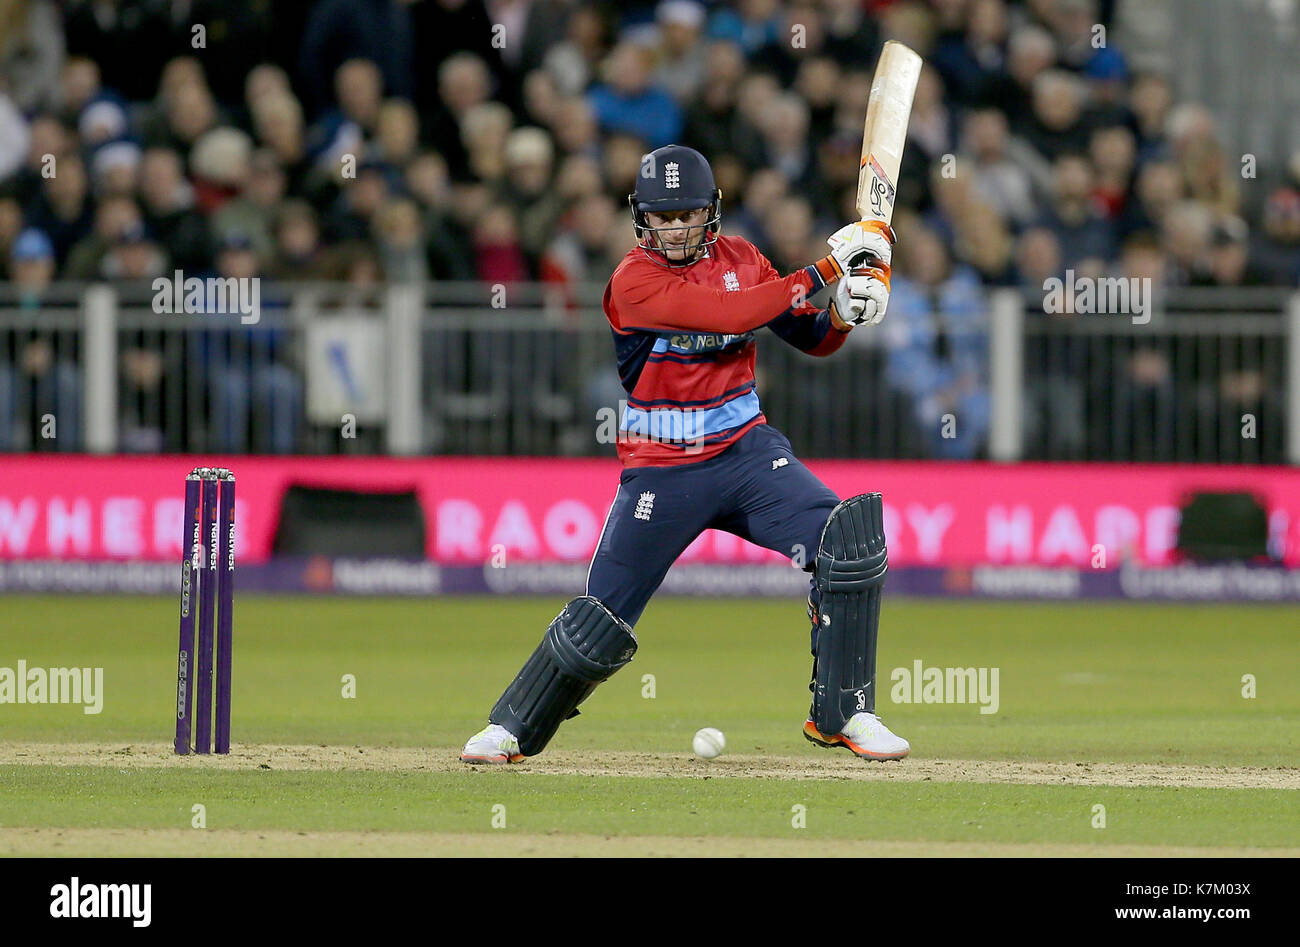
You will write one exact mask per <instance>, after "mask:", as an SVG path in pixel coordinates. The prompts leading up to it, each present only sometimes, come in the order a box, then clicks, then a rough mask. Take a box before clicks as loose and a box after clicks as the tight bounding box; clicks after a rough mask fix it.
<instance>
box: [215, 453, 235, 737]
mask: <svg viewBox="0 0 1300 947" xmlns="http://www.w3.org/2000/svg"><path fill="white" fill-rule="evenodd" d="M220 476H221V503H220V507H219V509H220V517H221V525H222V529H221V536H220V556H219V562H218V569H219V572H218V575H217V746H216V750H217V752H218V753H229V752H230V661H231V650H230V649H231V643H232V634H231V631H232V627H233V621H234V607H235V475H234V474H232V473H231V472H230V471H229V470H223V471H222V472H221V475H220Z"/></svg>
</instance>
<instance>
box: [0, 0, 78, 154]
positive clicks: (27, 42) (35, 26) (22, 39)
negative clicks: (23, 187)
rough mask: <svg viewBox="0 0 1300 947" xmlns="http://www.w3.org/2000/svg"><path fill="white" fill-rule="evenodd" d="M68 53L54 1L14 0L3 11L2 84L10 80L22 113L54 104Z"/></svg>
mask: <svg viewBox="0 0 1300 947" xmlns="http://www.w3.org/2000/svg"><path fill="white" fill-rule="evenodd" d="M65 52H66V46H65V42H64V36H63V22H62V20H61V18H60V12H59V9H58V5H57V4H56V3H54V2H53V0H29V2H27V3H16V4H15V3H11V4H8V5H7V9H5V10H4V11H3V12H0V86H3V85H4V84H5V83H6V81H7V84H8V87H9V94H10V96H12V98H13V101H14V104H15V105H16V106H17V107H18V110H19V111H20V112H24V113H26V114H29V115H30V114H31V113H33V112H36V111H39V110H41V109H46V108H52V107H53V106H54V104H55V99H56V97H57V93H58V87H59V70H60V69H61V68H62V67H63V58H64V55H65ZM3 177H4V175H3V174H2V173H0V178H3Z"/></svg>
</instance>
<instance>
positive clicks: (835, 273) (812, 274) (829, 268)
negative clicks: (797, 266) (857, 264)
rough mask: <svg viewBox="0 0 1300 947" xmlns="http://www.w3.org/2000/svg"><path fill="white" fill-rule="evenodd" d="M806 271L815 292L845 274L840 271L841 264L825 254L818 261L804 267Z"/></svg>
mask: <svg viewBox="0 0 1300 947" xmlns="http://www.w3.org/2000/svg"><path fill="white" fill-rule="evenodd" d="M804 272H805V273H807V274H808V278H809V279H811V280H812V288H813V292H816V291H817V290H819V289H821V288H822V287H823V286H826V285H828V284H829V283H833V282H835V281H836V280H837V279H839V278H840V277H841V276H842V275H843V274H842V273H841V272H840V265H839V264H838V263H836V262H835V258H834V257H832V256H824V257H822V258H821V259H820V260H818V261H817V262H816V263H813V264H812V265H810V266H805V267H804Z"/></svg>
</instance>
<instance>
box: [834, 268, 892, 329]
mask: <svg viewBox="0 0 1300 947" xmlns="http://www.w3.org/2000/svg"><path fill="white" fill-rule="evenodd" d="M888 305H889V273H888V272H887V271H886V270H884V269H881V268H878V267H858V268H857V269H855V270H852V271H850V272H849V275H848V276H846V277H844V278H843V279H841V280H840V281H839V282H837V283H836V284H835V295H834V297H832V299H831V304H830V311H831V324H832V325H834V326H835V328H836V329H838V330H839V331H841V332H848V331H849V330H850V329H852V328H853V327H854V326H860V325H868V326H874V325H876V324H877V323H878V322H880V320H881V319H883V318H885V308H886V307H887V306H888Z"/></svg>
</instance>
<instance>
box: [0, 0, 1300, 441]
mask: <svg viewBox="0 0 1300 947" xmlns="http://www.w3.org/2000/svg"><path fill="white" fill-rule="evenodd" d="M1140 2H1141V0H1020V2H1016V0H928V2H922V0H817V2H811V0H808V2H803V0H796V2H790V3H785V2H778V0H734V2H697V0H660V2H636V0H633V2H626V3H614V2H594V3H582V2H575V0H319V2H289V0H283V2H282V0H277V2H276V3H274V4H272V3H270V2H269V0H261V2H255V0H184V2H180V0H135V2H124V0H64V2H61V3H57V2H54V0H11V2H9V3H6V4H5V5H4V6H3V7H0V10H3V11H4V12H3V13H0V16H3V17H4V18H5V19H6V21H7V22H4V23H0V37H4V39H3V43H4V46H3V47H2V48H0V57H2V60H0V272H3V275H4V276H5V277H7V278H8V279H9V280H11V281H12V282H13V283H14V285H15V286H16V287H18V290H19V292H24V291H26V292H32V293H39V292H40V289H41V287H42V286H43V285H45V284H47V283H48V282H49V281H51V280H54V279H69V280H96V279H108V280H143V279H150V278H152V277H154V276H158V275H164V274H168V273H170V272H171V271H172V270H173V269H175V268H181V269H183V270H185V271H186V273H187V275H190V274H196V275H204V274H212V275H239V276H253V275H257V276H264V277H269V278H272V279H275V280H284V281H293V280H316V279H329V280H343V281H348V282H353V283H360V284H374V283H376V282H378V281H390V282H417V281H437V280H484V281H488V282H492V283H512V282H519V281H527V280H541V281H546V282H550V283H559V284H572V283H577V282H601V281H603V280H605V279H606V278H607V277H608V275H609V274H610V272H611V271H612V269H613V267H614V266H615V265H616V264H617V262H618V260H619V259H620V258H621V257H622V256H623V254H624V253H625V252H626V251H627V250H628V249H629V248H630V247H631V246H632V243H633V233H632V228H631V226H630V222H629V217H628V214H627V210H626V203H625V198H626V195H627V194H628V192H629V191H630V190H631V189H632V187H633V183H634V179H635V175H636V172H637V170H638V167H639V163H640V158H641V156H642V154H644V153H645V152H646V151H647V150H650V149H652V148H655V147H657V146H659V145H663V144H666V143H668V142H679V143H682V144H687V145H691V146H693V147H695V148H698V149H699V150H701V151H702V152H703V153H704V154H705V155H706V156H707V157H708V158H709V159H710V161H711V162H712V164H713V167H714V171H715V175H716V177H717V180H718V184H719V186H720V187H721V188H722V191H723V224H724V230H725V231H726V232H731V233H738V234H741V235H744V236H746V237H748V238H749V239H750V240H752V241H753V242H755V243H756V244H757V245H758V246H759V247H760V248H761V249H762V250H763V251H764V252H765V253H766V254H767V255H768V256H769V257H770V258H771V259H772V261H773V263H774V264H775V265H776V267H777V269H778V270H780V271H782V272H788V271H790V270H792V269H794V268H796V267H798V266H801V265H803V264H806V263H807V262H809V261H811V260H812V259H815V258H816V257H819V256H821V255H822V254H823V253H824V252H825V246H824V242H823V241H824V239H825V236H826V235H827V234H829V233H830V232H832V231H833V230H834V229H836V228H837V227H838V226H839V225H840V224H842V223H843V222H844V221H847V220H850V219H854V218H855V217H856V216H857V215H856V213H855V211H854V203H855V201H854V197H855V189H856V181H857V172H858V157H859V149H860V145H861V138H862V124H863V114H864V109H865V104H866V100H867V97H868V93H869V89H870V81H871V71H872V69H873V67H874V64H875V61H876V57H877V55H878V52H879V49H880V47H881V45H882V43H883V41H884V39H885V38H887V37H894V38H898V39H901V40H903V41H905V42H907V43H908V44H909V45H911V46H913V48H915V49H917V51H918V52H920V53H921V54H922V55H923V57H924V58H925V60H926V66H925V69H924V71H923V73H922V75H921V80H920V84H919V87H918V89H917V93H916V99H915V105H914V108H913V112H912V117H911V123H910V128H909V142H908V146H907V150H906V154H905V160H904V167H903V170H902V173H901V175H900V178H901V179H900V182H899V210H898V212H897V215H896V218H895V228H896V230H897V232H898V233H899V235H900V245H899V248H898V255H897V258H896V273H897V282H896V284H895V286H896V298H897V303H896V305H897V313H899V314H907V313H914V314H917V315H916V316H915V317H914V318H905V319H897V320H894V322H895V327H894V329H893V330H892V331H893V332H894V336H893V337H892V338H891V346H892V347H893V348H894V349H895V350H897V351H898V352H899V357H898V358H897V359H894V360H893V361H892V362H891V365H890V371H891V377H893V378H895V379H896V382H897V385H898V386H899V387H900V388H903V389H905V390H908V391H910V392H911V393H912V394H913V395H914V397H915V399H916V401H917V403H918V405H924V408H923V409H922V408H918V411H922V417H923V418H924V419H925V420H926V423H927V424H929V423H930V421H931V420H932V419H933V418H936V417H939V416H941V415H942V414H943V413H945V411H949V410H953V409H954V406H959V407H960V410H961V412H962V413H963V414H964V415H965V416H967V417H969V418H973V419H979V418H984V417H986V416H987V394H986V388H987V379H986V377H984V375H983V372H984V371H986V370H985V369H979V370H976V369H975V368H974V366H976V365H980V364H982V352H983V347H984V346H986V344H987V339H986V332H985V327H986V321H985V320H984V307H983V305H982V303H981V299H982V296H981V294H982V292H983V291H984V289H985V288H986V287H989V286H1000V285H1003V286H1006V285H1027V286H1041V284H1042V281H1043V280H1044V279H1045V278H1047V277H1049V276H1055V275H1061V274H1063V273H1064V272H1065V271H1066V270H1067V269H1070V270H1073V271H1074V272H1075V273H1076V274H1078V275H1081V276H1100V275H1126V276H1150V277H1152V278H1153V279H1154V280H1155V281H1156V282H1157V283H1159V284H1162V285H1173V286H1177V285H1193V286H1201V285H1205V286H1258V285H1281V286H1295V285H1297V284H1298V283H1300V155H1297V156H1296V160H1294V161H1292V162H1291V164H1290V166H1289V167H1286V168H1269V167H1264V168H1259V169H1257V170H1256V169H1252V171H1251V175H1250V176H1245V177H1244V176H1243V158H1242V156H1241V155H1238V154H1233V153H1229V152H1228V151H1227V150H1226V146H1225V143H1224V142H1223V141H1222V140H1221V135H1220V133H1219V131H1218V129H1217V128H1216V123H1215V120H1214V117H1213V115H1212V114H1211V112H1210V111H1209V110H1208V109H1207V108H1205V107H1204V106H1202V105H1199V104H1197V103H1194V102H1180V101H1178V99H1177V96H1176V94H1175V90H1174V89H1172V88H1171V85H1170V83H1169V82H1168V81H1167V80H1166V78H1165V77H1163V76H1161V75H1159V74H1154V73H1149V72H1137V71H1135V70H1134V69H1133V68H1132V67H1131V66H1130V63H1129V60H1128V58H1126V55H1125V50H1124V47H1123V39H1122V36H1119V35H1116V31H1115V30H1114V28H1113V26H1112V22H1113V20H1114V19H1115V18H1116V15H1117V11H1122V9H1123V8H1124V7H1125V6H1126V5H1140ZM1099 27H1101V28H1107V27H1109V28H1110V30H1109V32H1108V33H1107V34H1106V36H1105V41H1104V43H1100V44H1099V43H1098V42H1097V36H1098V28H1099ZM1256 175H1257V176H1256ZM940 342H942V345H940V344H939V343H940ZM971 372H975V375H971ZM976 376H978V377H976ZM983 425H984V422H983V421H977V422H976V423H975V424H973V425H972V426H971V427H969V428H966V429H965V430H967V431H970V432H971V437H972V440H971V441H970V442H969V443H967V442H966V441H964V440H963V441H962V443H961V445H960V446H959V445H958V444H956V443H940V442H936V443H935V445H934V446H935V450H936V452H939V453H942V452H944V451H947V452H948V453H954V452H955V455H956V456H971V455H972V454H973V453H975V452H977V451H978V450H979V446H978V445H979V442H980V440H981V437H980V431H981V428H982V426H983Z"/></svg>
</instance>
